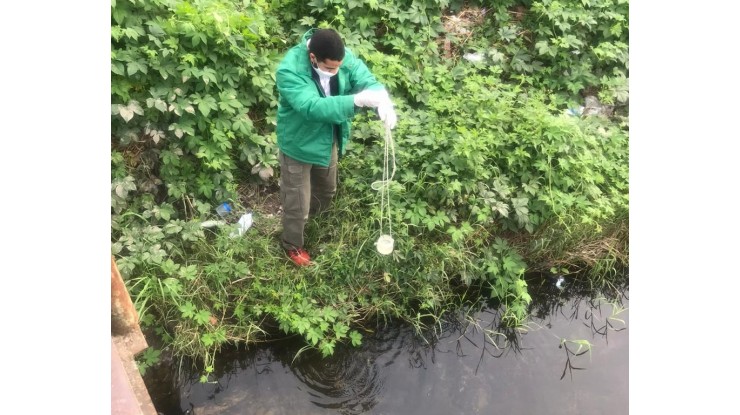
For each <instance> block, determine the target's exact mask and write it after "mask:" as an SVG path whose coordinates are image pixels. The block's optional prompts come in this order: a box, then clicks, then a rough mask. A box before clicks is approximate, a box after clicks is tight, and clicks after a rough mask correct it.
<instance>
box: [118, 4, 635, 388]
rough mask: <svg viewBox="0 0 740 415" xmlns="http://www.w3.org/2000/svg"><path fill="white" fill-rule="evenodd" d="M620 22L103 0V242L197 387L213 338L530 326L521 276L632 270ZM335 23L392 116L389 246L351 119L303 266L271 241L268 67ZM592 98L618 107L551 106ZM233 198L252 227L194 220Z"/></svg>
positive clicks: (510, 8)
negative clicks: (447, 318)
mask: <svg viewBox="0 0 740 415" xmlns="http://www.w3.org/2000/svg"><path fill="white" fill-rule="evenodd" d="M627 16H628V2H627V1H618V0H578V1H574V0H564V1H550V0H542V1H528V0H525V1H496V2H484V1H481V2H475V1H469V2H456V1H434V0H403V1H400V2H399V1H393V2H391V1H389V0H369V1H360V0H358V1H338V0H312V1H308V2H304V1H300V2H299V1H280V2H277V1H273V2H270V1H266V0H262V1H250V0H243V1H236V0H200V1H182V0H115V1H113V2H112V25H111V37H112V46H111V72H112V74H111V102H112V108H111V110H112V111H111V112H112V117H111V125H112V132H113V136H112V138H111V164H112V177H111V213H112V214H111V228H112V229H111V243H112V253H113V255H114V256H115V258H116V261H117V264H118V267H119V269H120V271H121V273H122V275H123V277H124V280H125V282H126V284H127V287H128V289H129V291H130V293H131V295H132V297H133V299H134V301H135V304H136V306H137V309H138V310H139V313H140V316H141V320H142V325H143V326H144V328H145V329H147V330H150V331H151V332H152V333H156V334H157V335H158V336H159V338H160V339H161V341H162V347H167V348H171V351H172V352H174V353H175V354H176V355H179V356H189V357H196V358H200V361H201V362H202V363H203V366H202V367H203V369H204V372H205V375H204V379H207V375H208V373H209V372H210V371H211V370H212V363H213V358H214V356H215V354H216V353H217V352H218V350H219V349H220V347H221V346H223V345H224V344H226V343H246V344H251V343H255V342H259V341H262V340H265V339H266V338H268V337H269V336H270V335H272V334H274V333H275V332H277V331H280V332H282V333H283V334H287V335H299V336H302V337H303V338H304V339H305V341H306V345H307V347H309V348H316V349H317V350H319V351H320V352H321V353H323V354H324V355H330V354H332V353H333V351H334V349H335V347H336V346H337V344H339V343H346V344H352V345H358V344H361V342H362V336H363V333H367V332H369V331H372V330H373V328H374V326H375V325H376V324H378V323H380V322H383V321H386V320H389V319H401V320H404V321H407V322H408V323H410V324H413V325H414V326H415V327H417V328H418V329H419V330H420V331H422V330H426V329H432V330H434V329H435V327H436V325H437V324H438V323H439V321H440V319H441V318H442V316H443V315H444V314H445V313H446V312H448V311H451V310H456V309H458V308H460V307H461V306H462V305H465V304H471V303H473V304H474V303H477V302H480V301H481V300H485V299H492V300H494V301H495V302H496V303H497V304H500V307H501V312H502V319H501V321H502V324H504V325H506V326H507V327H517V326H521V325H523V324H525V322H526V320H527V316H528V315H529V313H530V312H531V310H530V309H529V307H528V306H529V303H530V296H529V293H528V291H527V284H526V282H525V280H524V278H523V275H524V273H525V272H528V271H547V270H551V269H552V270H553V272H557V273H569V274H574V275H575V273H578V275H579V276H583V278H588V279H589V282H590V283H591V284H592V285H593V286H595V287H600V286H607V285H608V284H609V283H610V282H609V277H610V275H613V274H615V273H616V269H618V268H620V267H622V266H625V265H627V264H628V208H629V199H628V194H629V186H628V178H629V176H628V160H629V153H628V150H629V141H628V139H629V134H628V127H629V125H628V121H627V116H628V114H627V111H626V110H627V105H626V104H627V100H628V91H627V79H628V51H627V44H628V29H629V27H628V22H627ZM327 26H331V27H333V28H335V29H337V30H338V31H339V32H340V33H341V34H342V36H343V37H344V39H345V42H346V43H347V46H348V47H350V48H352V49H353V50H354V51H355V52H356V53H357V54H358V55H359V56H360V57H362V58H363V59H364V60H365V61H366V62H367V64H368V66H369V67H370V68H371V70H372V71H373V73H374V74H375V75H376V76H377V77H378V79H379V80H380V81H381V82H383V83H384V84H385V85H387V86H388V88H389V90H390V92H391V96H392V97H393V99H394V102H395V104H396V107H397V112H398V116H399V123H398V126H397V128H396V129H395V130H394V131H393V138H394V141H395V144H396V157H397V164H398V171H397V173H396V176H395V181H394V183H393V184H392V186H391V190H390V196H391V204H390V206H391V214H392V215H393V232H394V234H393V236H394V239H395V240H396V246H395V251H394V252H393V254H392V255H390V256H387V257H385V256H380V255H378V253H377V252H376V251H375V249H374V245H373V243H374V241H375V240H376V239H377V237H378V235H379V224H378V219H379V213H380V211H379V209H380V203H379V202H380V199H379V194H378V192H377V191H375V190H372V189H371V187H370V184H371V183H372V182H374V181H376V180H379V179H380V178H381V174H382V161H383V152H384V148H383V131H382V127H381V124H380V121H379V120H377V116H375V115H374V114H372V113H370V112H363V113H360V114H358V116H357V117H356V118H355V120H354V123H353V130H352V142H351V146H350V148H349V150H348V153H347V154H346V156H345V157H344V158H343V159H342V160H341V162H340V187H339V192H338V195H337V198H336V201H335V202H336V203H335V205H334V206H333V207H332V208H331V209H330V210H329V211H327V212H325V213H324V214H322V216H320V217H318V218H314V219H313V220H312V221H311V222H309V225H308V228H307V241H309V243H310V246H308V249H309V250H310V251H311V252H312V253H313V254H314V260H315V262H316V265H315V266H314V267H310V268H308V269H297V268H296V267H294V266H293V265H292V264H290V263H289V261H288V260H287V259H286V257H285V256H284V254H283V252H282V250H281V249H280V246H279V243H278V239H277V238H278V235H279V232H280V219H279V216H278V215H276V213H277V209H276V208H275V206H276V203H277V193H276V192H275V189H276V183H277V179H276V176H277V175H279V171H277V167H278V166H277V147H276V139H275V113H276V105H277V91H276V88H275V80H274V71H275V68H276V65H277V63H278V62H279V59H280V57H281V56H282V54H283V53H284V52H285V51H286V50H287V48H289V47H290V46H292V45H293V44H295V42H296V41H297V40H298V37H299V36H300V35H301V34H303V33H304V32H305V30H307V29H308V28H310V27H327ZM466 54H476V55H474V56H475V58H470V57H468V58H465V57H464V56H465V55H466ZM584 95H593V96H597V97H598V99H599V100H600V101H601V102H602V103H604V104H609V105H610V108H611V109H612V110H613V111H610V112H609V113H610V116H609V117H607V116H584V117H572V116H567V115H564V111H565V110H566V109H568V108H572V107H574V106H578V105H583V104H582V103H583V97H584ZM273 173H274V174H273ZM225 200H228V201H231V202H232V204H233V205H234V206H235V208H236V210H237V211H239V212H244V211H245V210H246V209H252V210H253V212H254V213H253V214H254V225H253V226H252V228H251V229H249V230H248V231H247V233H246V234H245V235H243V236H241V237H230V233H231V232H232V231H233V226H234V225H233V222H234V219H235V218H231V220H230V221H229V222H231V223H230V224H227V225H225V226H220V227H214V228H205V227H203V226H201V223H202V222H203V221H206V220H209V219H214V215H215V213H214V212H215V210H214V209H215V206H216V205H218V204H219V203H220V202H222V201H225ZM584 270H585V271H587V272H585V273H584V272H581V271H584ZM157 356H158V355H156V354H154V353H153V352H152V353H149V354H147V356H146V362H145V366H148V365H151V364H153V361H154V360H156V358H157ZM144 369H145V367H144Z"/></svg>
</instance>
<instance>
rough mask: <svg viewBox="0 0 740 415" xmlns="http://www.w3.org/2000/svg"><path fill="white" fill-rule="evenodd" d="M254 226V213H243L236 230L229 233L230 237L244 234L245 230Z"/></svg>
mask: <svg viewBox="0 0 740 415" xmlns="http://www.w3.org/2000/svg"><path fill="white" fill-rule="evenodd" d="M251 226H252V213H251V212H250V213H245V214H243V215H242V217H241V218H239V222H237V228H236V230H235V231H234V232H231V233H230V234H229V236H230V237H232V238H235V237H237V236H242V235H244V232H246V231H247V230H248V229H249V228H250V227H251Z"/></svg>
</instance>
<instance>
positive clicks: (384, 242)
mask: <svg viewBox="0 0 740 415" xmlns="http://www.w3.org/2000/svg"><path fill="white" fill-rule="evenodd" d="M375 248H376V249H377V250H378V252H379V253H380V254H381V255H388V254H390V253H391V252H393V237H391V236H390V235H380V238H378V241H377V242H375Z"/></svg>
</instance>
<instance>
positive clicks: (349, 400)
mask: <svg viewBox="0 0 740 415" xmlns="http://www.w3.org/2000/svg"><path fill="white" fill-rule="evenodd" d="M529 284H530V290H531V293H532V294H533V304H532V310H531V312H532V313H533V316H534V317H533V318H532V320H531V321H530V322H529V323H528V324H527V327H525V328H524V329H523V330H521V331H517V332H503V331H502V330H501V329H500V328H498V326H499V321H498V319H499V314H498V312H497V311H496V310H495V309H494V308H492V307H487V308H483V309H480V310H476V311H473V310H467V311H461V312H459V313H458V314H457V315H456V316H450V318H449V319H448V320H449V321H448V322H447V323H445V324H444V325H442V327H441V328H439V327H438V333H437V336H431V335H429V336H426V338H422V337H420V336H417V335H415V333H414V331H413V329H412V328H411V327H408V326H406V325H402V324H389V325H386V326H383V327H379V328H378V330H377V331H376V332H374V333H365V336H364V338H363V345H362V347H360V348H340V347H337V349H336V351H335V354H334V355H333V356H331V357H330V358H326V359H322V358H321V357H320V355H319V354H318V353H313V352H311V351H304V352H303V353H301V354H299V355H298V357H297V358H296V354H297V353H298V351H299V350H300V348H301V347H302V346H304V344H303V343H302V342H301V341H300V339H298V338H293V339H287V340H282V341H279V342H274V343H271V344H264V345H260V346H259V347H252V348H250V349H249V350H244V349H241V350H233V351H229V352H225V353H224V354H223V355H222V356H220V358H219V360H218V362H217V365H216V368H215V369H216V370H215V372H214V373H215V377H216V378H218V380H217V381H215V382H212V383H207V384H201V383H199V382H198V374H192V375H190V376H188V375H182V379H180V380H179V381H178V380H175V378H174V376H175V375H174V373H175V372H176V368H174V369H172V368H169V370H166V371H163V370H160V371H159V372H152V373H149V374H148V375H147V377H146V381H147V385H148V386H149V387H150V393H151V395H152V399H153V400H154V403H155V406H156V407H157V409H158V410H159V411H160V412H161V413H162V414H165V415H170V414H196V415H206V414H224V415H228V414H274V415H278V414H291V415H296V414H425V415H426V414H440V415H441V414H444V415H448V414H494V413H495V414H608V415H612V414H614V415H617V414H627V413H628V406H629V405H628V340H629V336H628V330H626V328H627V325H628V322H629V321H628V312H627V303H628V298H627V291H628V289H627V280H626V279H625V280H624V281H623V283H622V284H621V286H615V287H614V289H613V292H611V293H606V297H605V296H604V294H599V295H596V294H594V293H590V292H588V289H587V288H585V287H579V286H577V285H575V284H571V285H567V286H566V287H565V289H564V290H563V291H560V290H558V289H557V288H556V287H555V286H554V284H552V283H551V281H549V280H548V279H542V280H539V281H537V280H535V281H530V282H529ZM607 298H609V300H607ZM173 384H176V385H179V387H176V388H171V387H168V386H167V385H173Z"/></svg>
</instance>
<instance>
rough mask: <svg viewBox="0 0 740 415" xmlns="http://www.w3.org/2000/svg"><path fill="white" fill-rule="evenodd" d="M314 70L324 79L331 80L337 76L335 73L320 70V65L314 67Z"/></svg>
mask: <svg viewBox="0 0 740 415" xmlns="http://www.w3.org/2000/svg"><path fill="white" fill-rule="evenodd" d="M313 69H314V71H316V73H318V74H319V76H320V77H322V78H331V77H332V76H334V75H336V74H335V73H331V72H325V71H322V70H321V69H319V66H318V65H316V66H314V67H313Z"/></svg>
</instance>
